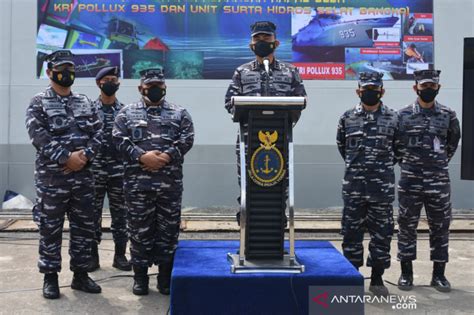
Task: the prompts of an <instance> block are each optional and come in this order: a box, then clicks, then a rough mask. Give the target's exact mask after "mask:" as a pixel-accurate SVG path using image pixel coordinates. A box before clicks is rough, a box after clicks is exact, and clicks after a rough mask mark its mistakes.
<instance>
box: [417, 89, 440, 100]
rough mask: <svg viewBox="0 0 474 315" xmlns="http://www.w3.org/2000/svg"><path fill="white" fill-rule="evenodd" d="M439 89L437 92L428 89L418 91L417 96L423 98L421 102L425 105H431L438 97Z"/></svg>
mask: <svg viewBox="0 0 474 315" xmlns="http://www.w3.org/2000/svg"><path fill="white" fill-rule="evenodd" d="M438 92H439V89H438V90H435V89H432V88H427V89H424V90H417V91H416V94H418V96H419V97H420V98H421V100H422V101H423V102H425V103H431V102H432V101H434V99H435V98H436V95H438Z"/></svg>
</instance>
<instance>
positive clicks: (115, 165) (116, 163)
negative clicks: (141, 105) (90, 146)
mask: <svg viewBox="0 0 474 315" xmlns="http://www.w3.org/2000/svg"><path fill="white" fill-rule="evenodd" d="M94 105H95V106H96V108H97V111H98V114H99V117H100V118H101V120H102V124H103V138H102V145H101V147H100V149H99V151H98V152H97V155H96V157H95V159H94V161H93V162H92V170H93V172H94V178H95V203H96V221H95V222H96V241H97V242H98V243H100V241H101V239H102V209H103V206H104V199H105V195H107V197H108V199H109V209H110V216H111V218H112V223H111V226H110V229H111V231H112V237H113V240H114V243H116V244H123V243H127V241H128V234H127V208H126V207H125V200H124V196H123V172H124V167H123V159H122V156H121V153H120V152H119V151H118V150H117V148H116V147H115V145H114V143H113V137H112V129H113V127H114V121H115V117H116V116H117V115H118V113H119V111H120V110H121V109H122V108H123V107H124V105H123V104H122V103H120V102H119V101H118V100H116V101H115V103H114V104H110V105H109V104H103V103H102V102H101V100H100V98H98V99H97V100H95V101H94Z"/></svg>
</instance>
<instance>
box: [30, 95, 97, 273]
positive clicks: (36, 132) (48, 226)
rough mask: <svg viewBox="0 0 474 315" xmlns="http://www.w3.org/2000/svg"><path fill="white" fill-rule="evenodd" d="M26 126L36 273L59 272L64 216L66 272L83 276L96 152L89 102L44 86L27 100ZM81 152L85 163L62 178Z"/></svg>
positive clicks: (91, 219) (89, 236) (93, 117)
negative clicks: (31, 154)
mask: <svg viewBox="0 0 474 315" xmlns="http://www.w3.org/2000/svg"><path fill="white" fill-rule="evenodd" d="M26 127H27V130H28V134H29V137H30V139H31V141H32V144H33V146H34V147H35V148H36V162H35V185H36V192H37V199H36V205H35V207H34V209H33V218H34V220H35V222H36V223H37V224H38V227H39V233H40V240H39V261H38V267H39V270H40V272H42V273H50V272H58V271H60V270H61V243H62V231H63V225H64V215H65V214H66V215H67V216H68V219H69V225H70V244H69V255H70V257H71V260H70V269H71V270H72V271H85V270H86V269H87V266H88V264H89V261H90V257H91V253H90V244H91V242H92V240H93V238H94V231H95V228H94V227H95V224H94V178H93V173H92V171H91V169H90V161H91V160H93V158H94V156H95V154H96V153H97V151H98V150H99V148H100V145H101V140H102V123H101V121H100V119H99V116H98V114H97V111H96V109H95V107H94V105H93V104H92V102H91V101H90V100H89V99H88V98H87V97H86V96H85V95H81V94H76V93H72V94H71V95H70V96H68V97H61V96H59V95H57V94H56V93H55V92H54V90H53V89H52V88H51V87H49V88H48V89H46V91H44V92H42V93H39V94H37V95H35V96H34V97H33V99H32V100H31V102H30V104H29V106H28V109H27V112H26ZM78 150H84V152H85V154H86V156H87V158H88V160H89V162H88V164H87V165H86V166H85V167H84V168H82V169H81V170H79V171H77V172H71V173H69V174H66V173H65V172H64V171H63V167H64V165H65V163H66V162H67V160H68V158H69V155H70V154H71V153H72V152H74V151H78Z"/></svg>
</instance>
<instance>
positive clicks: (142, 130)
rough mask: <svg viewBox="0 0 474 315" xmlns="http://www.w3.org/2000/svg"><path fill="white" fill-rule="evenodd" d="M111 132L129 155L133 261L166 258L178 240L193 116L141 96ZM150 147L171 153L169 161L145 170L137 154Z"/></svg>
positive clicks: (123, 112) (126, 188)
mask: <svg viewBox="0 0 474 315" xmlns="http://www.w3.org/2000/svg"><path fill="white" fill-rule="evenodd" d="M113 137H114V142H115V144H116V145H117V148H118V150H119V151H120V152H122V155H123V156H124V160H125V177H124V193H125V202H126V205H127V208H128V231H129V235H130V242H131V250H130V252H131V257H132V259H131V262H132V265H134V266H140V267H148V266H151V265H152V264H160V263H164V262H168V261H169V260H171V259H172V257H173V254H174V252H175V250H176V247H177V244H178V235H179V226H180V220H181V197H182V191H183V181H182V179H183V170H182V164H183V161H184V155H185V154H186V153H187V152H188V151H189V150H190V149H191V147H192V145H193V141H194V129H193V123H192V120H191V116H190V115H189V113H188V112H187V111H186V110H185V109H184V108H182V107H179V106H177V105H174V104H171V103H169V102H167V101H166V100H165V101H163V103H161V105H160V106H147V105H146V104H145V103H144V102H143V100H142V101H140V102H138V103H133V104H131V105H128V106H126V107H124V108H123V109H122V110H121V111H120V112H119V114H118V115H117V118H116V120H115V127H114V130H113ZM152 150H159V151H161V152H164V153H167V154H168V155H169V156H170V157H171V162H170V163H169V164H167V165H166V166H164V167H163V168H161V169H159V170H157V171H145V170H143V169H142V167H141V165H140V162H139V158H140V156H141V155H142V154H143V153H145V152H147V151H152Z"/></svg>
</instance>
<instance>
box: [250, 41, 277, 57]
mask: <svg viewBox="0 0 474 315" xmlns="http://www.w3.org/2000/svg"><path fill="white" fill-rule="evenodd" d="M275 48H276V47H275V42H265V41H262V40H261V41H258V42H256V43H255V44H252V50H253V52H254V53H255V54H256V55H257V56H259V57H262V58H263V57H266V56H268V55H270V54H271V53H273V52H274V51H275Z"/></svg>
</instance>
